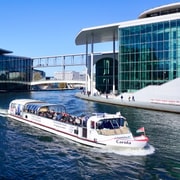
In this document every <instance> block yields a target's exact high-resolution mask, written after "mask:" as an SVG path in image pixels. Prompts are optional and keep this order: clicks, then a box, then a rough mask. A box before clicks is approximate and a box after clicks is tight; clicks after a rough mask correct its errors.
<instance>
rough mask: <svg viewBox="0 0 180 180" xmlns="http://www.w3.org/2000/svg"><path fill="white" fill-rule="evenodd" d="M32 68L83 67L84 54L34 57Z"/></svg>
mask: <svg viewBox="0 0 180 180" xmlns="http://www.w3.org/2000/svg"><path fill="white" fill-rule="evenodd" d="M32 59H33V68H43V67H56V66H84V65H86V54H83V53H80V54H68V55H57V56H46V57H34V58H32Z"/></svg>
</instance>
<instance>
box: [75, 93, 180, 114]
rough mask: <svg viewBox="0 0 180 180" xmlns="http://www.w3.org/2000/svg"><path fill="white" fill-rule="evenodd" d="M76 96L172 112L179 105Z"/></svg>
mask: <svg viewBox="0 0 180 180" xmlns="http://www.w3.org/2000/svg"><path fill="white" fill-rule="evenodd" d="M76 97H79V98H81V99H85V100H88V101H95V102H99V103H105V104H113V105H119V106H128V107H135V108H141V109H150V110H156V111H165V112H172V113H180V106H178V105H170V104H158V103H151V102H138V101H127V100H126V101H125V100H121V99H116V98H107V99H106V98H104V97H101V96H88V95H84V94H82V93H77V94H76Z"/></svg>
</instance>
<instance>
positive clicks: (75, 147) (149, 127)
mask: <svg viewBox="0 0 180 180" xmlns="http://www.w3.org/2000/svg"><path fill="white" fill-rule="evenodd" d="M76 92H77V90H67V91H49V92H45V91H42V92H31V93H7V94H0V113H4V111H5V110H7V108H8V104H9V102H10V101H11V100H13V99H16V98H33V99H39V100H44V101H47V102H51V103H60V104H63V105H65V107H66V109H67V112H68V113H70V114H74V115H81V114H86V113H89V112H107V113H115V112H118V111H120V112H121V113H122V115H124V116H125V117H126V118H127V120H128V124H129V127H130V129H131V130H132V132H133V133H135V131H136V129H138V128H140V127H142V126H144V127H145V129H146V134H147V135H148V137H149V139H150V148H149V149H148V150H146V151H145V150H144V151H142V150H132V151H131V150H120V151H116V150H112V151H110V150H105V149H97V148H90V147H86V146H83V145H80V144H77V143H74V142H71V141H69V140H67V139H64V138H62V137H59V136H56V135H53V134H51V133H48V132H45V131H43V130H39V129H37V128H34V127H31V126H29V125H27V124H23V123H20V122H17V121H15V120H13V119H10V118H7V117H6V116H5V115H3V114H1V116H0V179H3V180H4V179H8V180H21V179H26V180H28V179H33V180H35V179H38V180H39V179H43V180H45V179H47V180H49V179H50V180H51V179H52V180H54V179H56V180H58V179H65V180H69V179H73V180H76V179H78V180H81V179H83V180H84V179H88V180H89V179H93V180H94V179H98V180H99V179H104V180H106V179H111V180H112V179H115V180H117V179H122V180H124V179H125V180H126V179H133V180H134V179H138V180H139V179H142V180H144V179H147V180H151V179H152V180H154V179H155V180H156V179H159V180H160V179H161V180H166V179H168V180H169V179H170V180H176V179H180V115H179V114H173V113H165V112H156V111H149V110H142V109H136V108H128V107H120V106H112V105H106V104H100V103H95V102H89V101H84V100H82V99H78V98H76V97H75V93H76Z"/></svg>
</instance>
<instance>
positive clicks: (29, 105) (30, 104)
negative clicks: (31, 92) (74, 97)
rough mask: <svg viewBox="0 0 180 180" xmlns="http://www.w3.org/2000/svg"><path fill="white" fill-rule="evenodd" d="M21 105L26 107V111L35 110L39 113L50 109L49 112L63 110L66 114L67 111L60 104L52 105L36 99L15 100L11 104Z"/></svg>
mask: <svg viewBox="0 0 180 180" xmlns="http://www.w3.org/2000/svg"><path fill="white" fill-rule="evenodd" d="M12 103H14V104H20V105H23V106H25V109H27V110H33V111H39V110H40V109H41V108H44V107H48V108H49V109H48V110H52V111H53V110H59V111H60V110H61V111H62V112H66V109H65V107H64V106H63V105H60V104H51V103H46V102H43V101H40V100H34V99H15V100H13V101H11V104H12Z"/></svg>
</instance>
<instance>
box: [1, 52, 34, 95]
mask: <svg viewBox="0 0 180 180" xmlns="http://www.w3.org/2000/svg"><path fill="white" fill-rule="evenodd" d="M9 53H12V51H8V50H5V49H0V91H1V92H8V91H29V90H30V85H29V83H30V82H31V81H32V74H33V69H32V63H33V61H32V59H31V58H27V57H21V56H13V55H9ZM7 54H8V55H7Z"/></svg>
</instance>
